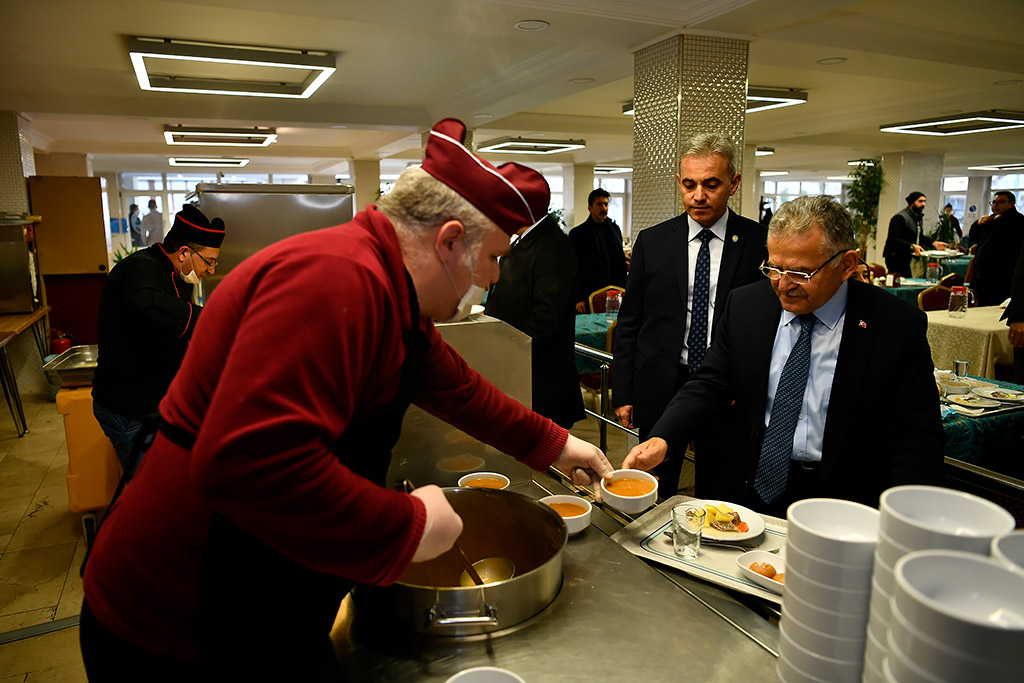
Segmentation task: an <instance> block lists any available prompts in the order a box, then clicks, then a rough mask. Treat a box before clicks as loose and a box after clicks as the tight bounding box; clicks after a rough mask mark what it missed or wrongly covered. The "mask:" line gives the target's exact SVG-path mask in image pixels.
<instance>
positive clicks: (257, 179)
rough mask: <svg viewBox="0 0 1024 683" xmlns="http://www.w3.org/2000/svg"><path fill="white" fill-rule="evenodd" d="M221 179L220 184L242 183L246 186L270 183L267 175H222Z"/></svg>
mask: <svg viewBox="0 0 1024 683" xmlns="http://www.w3.org/2000/svg"><path fill="white" fill-rule="evenodd" d="M221 178H222V181H221V182H225V183H244V184H247V185H256V184H258V183H267V184H269V183H270V174H269V173H223V174H221Z"/></svg>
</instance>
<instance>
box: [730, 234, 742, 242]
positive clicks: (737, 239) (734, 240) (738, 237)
mask: <svg viewBox="0 0 1024 683" xmlns="http://www.w3.org/2000/svg"><path fill="white" fill-rule="evenodd" d="M732 241H733V242H739V241H740V236H739V235H733V236H732Z"/></svg>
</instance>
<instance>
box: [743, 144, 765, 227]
mask: <svg viewBox="0 0 1024 683" xmlns="http://www.w3.org/2000/svg"><path fill="white" fill-rule="evenodd" d="M756 151H757V146H756V145H744V146H743V167H742V168H740V169H738V170H739V171H740V173H741V174H742V175H741V177H740V194H741V195H742V197H743V199H742V202H743V204H742V207H743V212H742V214H743V215H744V216H746V217H747V218H749V219H750V220H752V221H754V222H755V223H756V222H757V219H758V218H760V216H758V211H759V209H760V208H761V205H760V203H759V202H758V189H759V188H760V186H761V183H760V182H758V180H759V179H758V177H757V156H756V155H755V154H754V152H756Z"/></svg>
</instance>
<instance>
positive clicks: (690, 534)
mask: <svg viewBox="0 0 1024 683" xmlns="http://www.w3.org/2000/svg"><path fill="white" fill-rule="evenodd" d="M705 514H706V513H705V511H704V508H702V507H700V506H699V505H690V504H689V503H681V504H680V505H676V506H675V507H674V508H672V550H673V552H675V554H676V556H677V557H682V558H685V559H690V560H692V559H695V558H696V557H697V555H699V554H700V532H701V530H702V529H703V528H704V515H705Z"/></svg>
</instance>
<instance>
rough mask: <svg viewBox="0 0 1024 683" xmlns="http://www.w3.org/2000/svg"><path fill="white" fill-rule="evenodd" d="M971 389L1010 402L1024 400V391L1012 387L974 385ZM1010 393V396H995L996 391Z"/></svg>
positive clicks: (994, 398) (978, 393)
mask: <svg viewBox="0 0 1024 683" xmlns="http://www.w3.org/2000/svg"><path fill="white" fill-rule="evenodd" d="M971 391H972V392H973V393H975V394H977V395H978V396H984V397H985V398H990V399H992V400H994V401H1008V402H1010V403H1020V402H1021V401H1024V393H1022V392H1019V391H1014V390H1012V389H1004V388H1003V387H974V388H973V389H971ZM997 392H998V393H1002V394H1009V396H994V395H993V394H995V393H997Z"/></svg>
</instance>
